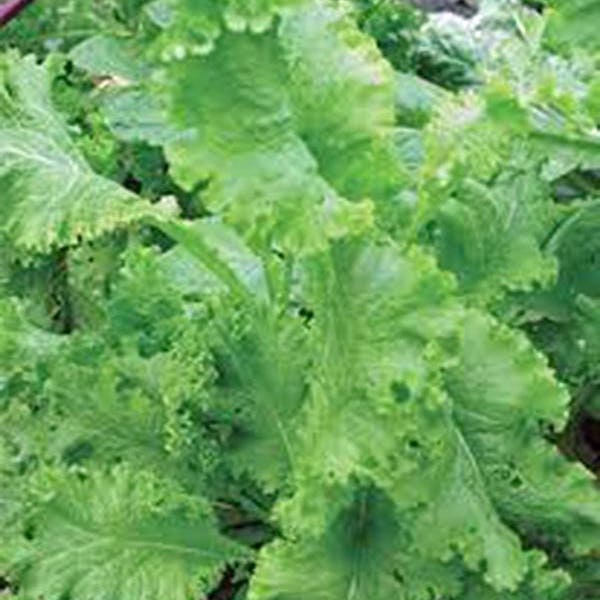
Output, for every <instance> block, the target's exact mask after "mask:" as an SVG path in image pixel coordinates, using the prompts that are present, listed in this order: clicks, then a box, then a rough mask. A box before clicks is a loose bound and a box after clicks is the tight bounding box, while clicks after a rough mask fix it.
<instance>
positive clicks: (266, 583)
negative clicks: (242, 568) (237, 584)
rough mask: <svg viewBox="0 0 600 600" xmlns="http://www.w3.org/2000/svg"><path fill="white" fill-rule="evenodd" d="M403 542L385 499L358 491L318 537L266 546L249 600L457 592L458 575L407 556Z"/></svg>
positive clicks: (408, 598)
mask: <svg viewBox="0 0 600 600" xmlns="http://www.w3.org/2000/svg"><path fill="white" fill-rule="evenodd" d="M407 543H408V540H407V537H406V535H405V533H404V529H403V524H402V523H401V522H400V521H399V520H398V518H397V516H396V514H395V513H394V507H393V504H392V503H391V502H390V501H389V499H387V498H385V497H382V496H381V495H379V494H377V493H374V492H358V493H357V494H356V498H355V499H354V500H353V502H352V504H351V505H350V506H349V507H348V508H347V509H346V510H345V511H344V512H343V513H342V514H341V515H340V516H339V517H338V519H337V520H336V521H335V523H334V524H332V526H331V528H330V529H329V530H328V531H327V532H326V533H325V534H324V535H323V536H322V537H319V538H316V539H311V538H307V539H295V540H289V541H283V540H278V541H276V542H273V543H272V544H270V545H268V546H266V547H265V548H264V549H263V550H262V552H261V554H260V558H259V562H258V568H257V571H256V573H255V576H254V578H253V580H252V584H251V587H250V592H249V596H248V597H249V600H271V599H272V600H300V599H302V598H306V597H310V598H314V599H315V600H329V599H330V598H352V599H353V600H384V599H385V600H389V599H390V598H397V599H398V600H427V599H428V598H433V597H435V598H437V597H441V596H439V594H441V593H443V594H449V595H451V596H452V597H454V594H456V593H458V592H459V591H460V589H461V584H460V580H459V578H458V571H456V570H455V569H454V567H453V566H451V565H443V564H441V563H437V564H436V563H426V562H423V561H420V560H419V557H418V556H411V555H409V554H407V552H406V550H407ZM448 597H450V596H448Z"/></svg>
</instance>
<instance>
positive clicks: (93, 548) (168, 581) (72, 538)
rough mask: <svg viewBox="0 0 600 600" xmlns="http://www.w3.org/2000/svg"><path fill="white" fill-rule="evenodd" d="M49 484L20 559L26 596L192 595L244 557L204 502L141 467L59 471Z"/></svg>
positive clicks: (51, 599) (180, 599) (108, 599)
mask: <svg viewBox="0 0 600 600" xmlns="http://www.w3.org/2000/svg"><path fill="white" fill-rule="evenodd" d="M48 487H49V488H50V490H49V492H50V494H51V495H50V497H49V498H48V499H47V500H46V501H45V502H42V504H41V505H40V506H39V508H38V511H37V513H36V515H35V517H34V519H35V532H36V535H35V537H34V539H33V540H32V541H31V542H25V543H24V545H23V555H22V558H21V559H20V560H19V562H18V565H17V568H18V571H19V572H20V573H21V577H20V580H19V581H20V583H21V589H22V591H23V593H24V594H25V595H26V596H27V597H36V596H40V595H43V596H44V598H47V599H48V600H58V599H59V598H62V597H64V595H65V594H68V595H69V597H71V598H73V600H88V599H89V598H103V599H105V600H121V599H122V598H134V597H135V598H146V599H148V600H154V599H155V600H160V599H162V598H165V597H167V596H168V597H169V598H173V599H175V600H189V599H190V598H192V597H194V596H196V595H197V594H198V593H207V592H208V591H209V590H210V589H211V587H212V586H213V585H214V584H215V583H216V582H217V580H218V578H219V574H220V572H221V571H222V570H223V568H224V566H225V563H226V562H227V561H229V560H234V559H235V558H236V557H240V556H242V555H243V552H241V551H240V549H239V548H238V547H237V546H236V544H234V543H233V542H231V541H229V540H227V539H226V538H224V537H223V536H222V535H221V534H220V533H219V532H218V530H217V528H216V525H215V520H214V517H213V516H212V514H211V511H210V509H209V508H208V507H207V506H206V504H205V503H204V502H203V501H202V500H200V499H193V498H191V497H188V496H185V495H183V494H181V493H179V492H178V491H177V490H176V489H173V487H172V485H171V484H164V483H162V482H161V481H159V480H156V479H154V478H153V477H151V476H149V475H148V474H146V473H144V472H143V471H142V472H137V473H134V472H132V471H127V470H125V469H117V470H115V471H114V472H113V473H112V474H109V475H103V474H100V473H94V474H91V475H90V476H88V477H87V478H86V480H84V481H82V480H78V479H77V478H76V477H73V476H55V477H54V478H53V479H52V480H51V481H50V484H49V486H48Z"/></svg>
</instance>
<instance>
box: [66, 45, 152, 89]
mask: <svg viewBox="0 0 600 600" xmlns="http://www.w3.org/2000/svg"><path fill="white" fill-rule="evenodd" d="M136 50H137V52H136ZM139 51H140V49H139V48H136V47H135V46H134V45H132V44H131V43H127V42H124V41H123V40H120V39H118V38H114V37H109V36H107V35H95V36H93V37H90V38H88V39H87V40H85V41H84V42H82V43H81V44H78V45H77V46H75V48H73V49H72V50H71V52H70V53H69V58H70V59H71V60H72V61H73V64H74V65H75V66H76V67H77V68H79V69H82V70H84V71H87V72H88V73H90V74H91V75H96V76H116V77H119V78H121V79H123V80H124V81H125V82H126V83H128V84H132V83H135V82H139V81H141V80H142V79H143V78H144V77H146V76H148V74H149V69H148V67H147V65H144V63H143V62H142V61H140V60H139V59H136V53H139Z"/></svg>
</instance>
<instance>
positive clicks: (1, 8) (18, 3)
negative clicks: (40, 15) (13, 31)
mask: <svg viewBox="0 0 600 600" xmlns="http://www.w3.org/2000/svg"><path fill="white" fill-rule="evenodd" d="M33 1H34V0H8V1H7V2H3V3H2V4H0V27H2V26H3V25H6V24H7V23H9V22H10V21H12V20H13V19H14V18H15V17H16V16H17V15H18V14H19V13H20V12H21V11H22V10H23V9H24V8H25V7H26V6H27V5H28V4H31V3H32V2H33Z"/></svg>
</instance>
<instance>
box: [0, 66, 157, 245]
mask: <svg viewBox="0 0 600 600" xmlns="http://www.w3.org/2000/svg"><path fill="white" fill-rule="evenodd" d="M0 72H1V74H0V77H1V87H0V162H1V163H2V166H1V167H0V184H1V185H2V188H3V190H4V195H3V200H2V204H1V205H0V217H1V219H2V225H1V229H2V231H3V232H4V233H5V234H6V235H7V236H8V240H9V243H10V244H11V245H12V246H13V247H14V248H15V249H16V250H17V251H20V252H48V251H49V250H50V249H51V248H53V247H56V246H66V245H70V244H74V243H75V242H77V241H79V240H81V239H91V238H95V237H98V236H100V235H102V234H103V233H105V232H107V231H111V230H113V229H116V228H118V227H127V226H129V225H131V224H132V223H135V222H137V221H139V220H140V219H142V218H143V217H144V215H146V214H147V213H148V212H149V208H148V207H147V206H146V205H145V204H144V203H142V202H140V201H139V200H138V199H137V198H136V196H135V195H134V194H132V193H130V192H128V191H127V190H125V189H123V188H122V187H120V186H119V185H117V184H116V183H114V182H112V181H109V180H107V179H104V178H103V177H100V176H98V175H96V174H95V173H94V172H93V171H92V170H91V168H90V167H89V165H87V164H86V162H85V160H84V159H83V157H82V156H81V154H80V153H79V151H78V150H77V149H76V147H75V145H74V143H73V141H72V140H71V139H70V138H69V133H68V130H67V126H66V124H65V123H64V121H63V119H62V117H61V116H60V115H59V114H58V113H57V111H56V110H55V108H54V107H53V106H52V101H51V95H50V83H51V77H52V75H51V70H50V68H49V66H48V65H37V64H36V62H35V60H34V58H33V57H31V56H30V57H25V58H18V57H16V56H15V55H7V56H5V57H4V58H3V59H2V62H1V67H0Z"/></svg>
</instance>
